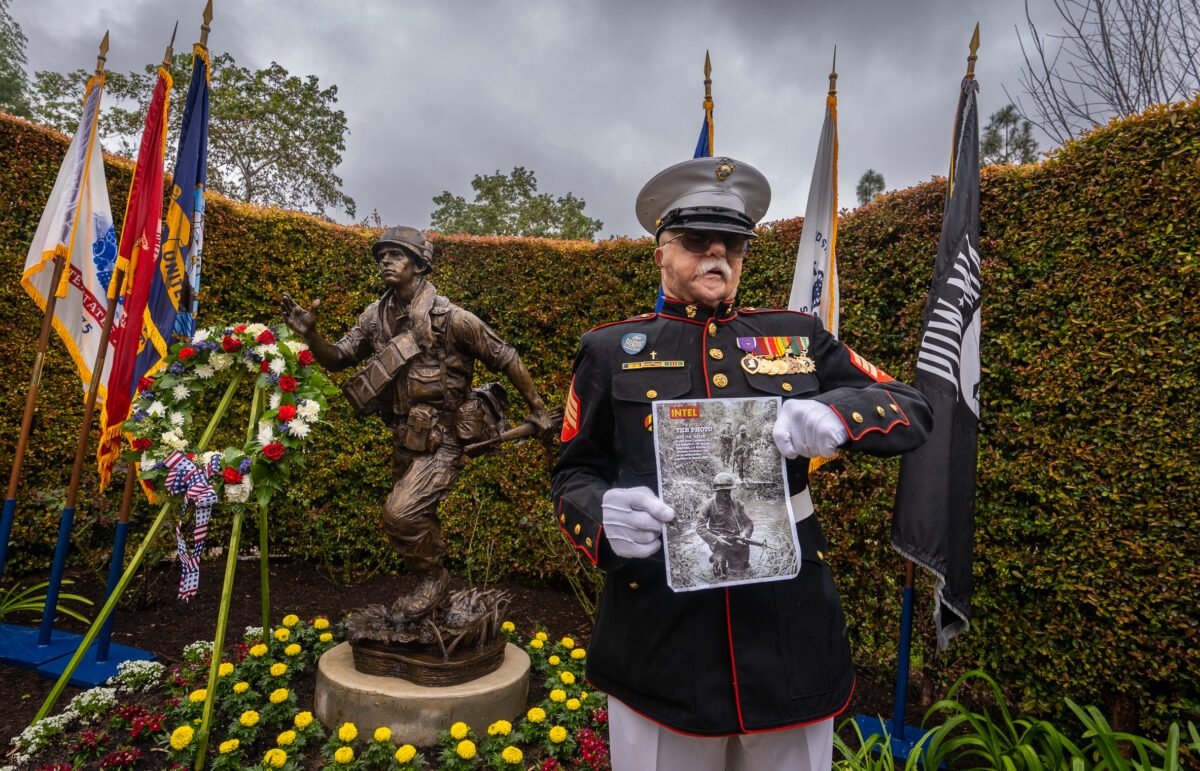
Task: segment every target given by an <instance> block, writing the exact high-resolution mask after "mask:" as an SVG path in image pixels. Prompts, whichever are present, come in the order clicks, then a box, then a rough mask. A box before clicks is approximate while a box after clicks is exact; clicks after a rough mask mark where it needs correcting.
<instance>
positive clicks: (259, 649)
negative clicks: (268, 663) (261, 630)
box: [250, 643, 267, 659]
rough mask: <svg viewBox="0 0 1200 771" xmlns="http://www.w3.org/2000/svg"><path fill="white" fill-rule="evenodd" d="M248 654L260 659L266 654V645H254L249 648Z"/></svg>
mask: <svg viewBox="0 0 1200 771" xmlns="http://www.w3.org/2000/svg"><path fill="white" fill-rule="evenodd" d="M250 655H251V656H253V657H254V658H256V659H261V658H262V657H263V656H265V655H267V646H265V645H263V644H262V643H259V644H258V645H255V646H254V647H252V648H251V649H250Z"/></svg>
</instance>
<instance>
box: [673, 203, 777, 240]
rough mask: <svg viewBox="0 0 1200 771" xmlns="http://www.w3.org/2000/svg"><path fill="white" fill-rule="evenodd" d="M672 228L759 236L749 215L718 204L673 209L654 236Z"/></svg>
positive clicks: (752, 236)
mask: <svg viewBox="0 0 1200 771" xmlns="http://www.w3.org/2000/svg"><path fill="white" fill-rule="evenodd" d="M672 228H675V229H684V230H706V231H711V232H717V233H737V234H738V235H743V236H746V237H747V238H758V236H757V235H756V234H755V232H754V220H752V219H750V217H749V216H747V215H745V214H743V213H742V212H739V211H734V210H733V209H725V208H720V207H716V206H696V207H693V208H684V209H672V210H671V211H669V212H667V214H666V216H665V217H663V218H662V219H661V220H659V223H658V230H656V231H654V237H655V238H656V239H657V238H658V236H659V234H660V233H662V232H663V231H664V230H668V229H672Z"/></svg>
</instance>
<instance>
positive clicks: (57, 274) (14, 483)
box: [0, 31, 108, 578]
mask: <svg viewBox="0 0 1200 771" xmlns="http://www.w3.org/2000/svg"><path fill="white" fill-rule="evenodd" d="M107 58H108V32H107V31H106V32H105V33H104V39H103V40H101V41H100V55H99V56H97V57H96V74H97V75H103V74H104V62H105V60H106V59H107ZM86 192H87V186H86V185H80V186H79V198H80V201H82V199H83V196H84V194H85V193H86ZM66 267H67V255H65V254H55V255H54V277H53V278H52V279H51V280H50V286H51V287H54V288H55V289H56V290H57V287H58V285H59V283H60V282H61V281H62V275H63V272H64V271H65V270H66ZM57 304H58V292H57V291H53V292H50V294H49V296H48V297H46V312H45V314H43V316H42V331H41V333H40V335H39V336H38V348H37V354H35V356H34V359H33V374H32V375H31V376H30V378H29V392H28V394H27V395H26V397H25V414H24V415H23V416H22V418H21V433H20V435H19V436H18V438H17V448H16V452H15V456H14V458H13V466H12V473H11V474H10V475H9V477H8V493H7V494H6V495H5V497H4V513H3V515H2V516H0V578H3V577H4V565H5V563H6V562H7V560H8V538H9V535H10V534H11V533H12V525H13V519H14V518H15V517H16V512H17V488H18V486H19V485H20V479H21V464H22V462H23V461H24V459H25V446H26V444H27V443H28V441H29V434H30V432H31V430H32V428H33V410H34V407H35V405H36V402H37V392H38V386H39V385H40V384H41V380H42V364H43V362H44V361H45V359H46V351H47V350H48V348H49V344H50V329H51V327H53V325H54V308H55V306H56V305H57Z"/></svg>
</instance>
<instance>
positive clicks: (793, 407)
mask: <svg viewBox="0 0 1200 771" xmlns="http://www.w3.org/2000/svg"><path fill="white" fill-rule="evenodd" d="M771 435H772V436H773V437H774V438H775V446H776V447H778V448H779V453H780V454H781V455H783V457H785V458H795V457H796V456H798V455H803V456H804V457H806V458H832V457H833V456H834V455H837V451H838V447H839V446H841V445H842V444H843V443H844V442H845V441H846V440H848V439H849V438H850V432H849V431H847V430H846V425H845V424H844V423H842V419H841V418H839V417H838V414H837V413H836V412H834V411H833V408H832V407H830V406H829V405H828V404H822V403H821V402H818V401H813V400H812V399H790V400H788V401H785V402H784V403H783V406H781V407H780V408H779V415H778V416H777V417H776V418H775V428H774V429H773V430H772V431H771Z"/></svg>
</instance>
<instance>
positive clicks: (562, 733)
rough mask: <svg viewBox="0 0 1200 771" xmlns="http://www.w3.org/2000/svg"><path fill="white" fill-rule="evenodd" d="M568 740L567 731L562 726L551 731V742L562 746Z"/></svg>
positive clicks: (557, 726)
mask: <svg viewBox="0 0 1200 771" xmlns="http://www.w3.org/2000/svg"><path fill="white" fill-rule="evenodd" d="M566 740H567V729H565V728H563V727H562V726H560V725H556V726H554V727H553V728H551V729H550V741H552V742H554V743H555V744H562V743H563V742H565V741H566Z"/></svg>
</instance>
